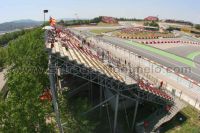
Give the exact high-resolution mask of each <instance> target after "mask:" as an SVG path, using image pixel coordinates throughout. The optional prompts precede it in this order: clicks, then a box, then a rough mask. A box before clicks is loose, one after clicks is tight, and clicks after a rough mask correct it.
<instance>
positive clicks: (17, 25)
mask: <svg viewBox="0 0 200 133" xmlns="http://www.w3.org/2000/svg"><path fill="white" fill-rule="evenodd" d="M41 24H42V22H40V21H34V20H29V19H26V20H17V21H12V22H5V23H1V24H0V32H8V31H14V30H17V29H24V28H30V27H35V26H38V25H41Z"/></svg>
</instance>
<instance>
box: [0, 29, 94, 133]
mask: <svg viewBox="0 0 200 133" xmlns="http://www.w3.org/2000/svg"><path fill="white" fill-rule="evenodd" d="M43 33H44V31H43V30H41V29H39V28H38V29H34V30H31V31H30V32H28V33H25V34H24V35H23V36H21V37H19V38H17V39H15V40H13V41H10V42H9V44H8V46H7V47H4V48H1V49H0V61H3V63H2V64H3V65H6V66H7V68H9V69H8V72H7V75H6V79H7V89H8V95H7V97H6V99H0V132H3V133H4V132H6V133H7V132H8V133H34V132H35V133H36V132H37V133H38V132H41V133H43V132H44V133H50V132H57V130H56V128H55V125H56V123H54V122H53V123H47V118H49V117H51V118H53V119H54V116H53V115H51V114H52V112H53V108H52V105H51V102H49V101H41V100H40V99H39V97H40V95H42V92H43V90H44V89H45V88H46V87H47V86H49V80H48V75H47V73H46V70H47V67H48V59H47V57H48V56H47V54H46V52H45V49H44V34H43ZM1 59H2V60H1ZM65 94H66V93H65ZM73 102H74V103H73V104H70V102H69V101H68V98H67V97H66V96H65V95H64V96H61V95H60V96H59V105H60V106H59V107H60V111H61V112H62V113H61V119H62V122H66V125H65V126H64V127H63V128H64V131H65V132H70V133H80V132H81V133H92V131H93V130H94V128H95V126H96V124H94V123H92V122H90V121H89V120H88V119H87V118H86V116H84V115H82V112H85V111H87V110H88V109H89V108H90V107H91V106H90V104H89V102H88V101H87V100H86V99H85V100H83V99H77V100H73Z"/></svg>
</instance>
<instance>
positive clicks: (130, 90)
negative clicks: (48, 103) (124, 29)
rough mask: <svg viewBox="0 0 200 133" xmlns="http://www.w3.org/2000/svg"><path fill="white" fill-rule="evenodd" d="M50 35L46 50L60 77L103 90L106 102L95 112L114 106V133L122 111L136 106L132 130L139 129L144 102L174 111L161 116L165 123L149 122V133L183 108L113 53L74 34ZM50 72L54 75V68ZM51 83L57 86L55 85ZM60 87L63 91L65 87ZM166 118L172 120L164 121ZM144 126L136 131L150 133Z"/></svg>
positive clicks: (50, 33)
mask: <svg viewBox="0 0 200 133" xmlns="http://www.w3.org/2000/svg"><path fill="white" fill-rule="evenodd" d="M46 34H47V39H46V49H47V51H48V53H49V56H50V58H49V61H50V63H51V65H50V66H53V68H56V69H57V70H56V72H57V76H59V77H60V76H61V77H62V75H64V74H71V75H74V76H76V77H79V78H82V79H84V80H87V81H89V82H92V83H95V84H98V85H99V86H101V87H102V88H103V92H104V95H105V96H106V99H104V101H101V103H99V105H97V106H95V107H94V108H96V107H99V106H101V105H102V104H104V103H106V102H108V103H109V104H110V106H111V108H112V109H113V111H114V120H113V121H114V124H113V132H115V133H116V129H117V117H118V115H117V114H118V111H119V110H124V109H126V108H128V107H130V106H134V105H135V110H134V118H133V122H132V128H134V127H135V122H136V116H137V112H138V104H139V103H141V102H142V101H147V102H151V103H155V104H158V105H160V106H161V108H159V109H158V110H166V107H168V106H169V107H170V108H168V110H167V111H166V112H165V113H164V114H163V113H162V114H160V115H158V116H157V117H158V118H160V119H161V118H163V120H162V121H154V119H148V121H149V122H150V123H151V126H150V127H149V128H148V131H155V130H157V128H158V127H159V126H160V125H162V124H163V123H165V122H166V121H167V120H170V119H171V118H172V117H173V116H174V115H176V113H177V112H178V111H179V110H180V109H181V108H182V107H183V106H180V107H179V105H180V104H179V102H177V103H176V100H175V101H174V98H173V96H171V94H169V93H167V92H165V91H163V90H161V89H159V88H157V87H156V86H155V85H154V84H152V83H150V82H148V81H147V80H146V79H144V77H142V78H141V77H140V76H139V74H138V72H137V71H135V70H132V69H130V67H128V66H126V63H125V65H124V64H122V63H121V62H120V61H119V59H117V58H115V59H111V58H110V57H111V55H110V52H109V51H104V49H102V48H100V47H97V46H96V45H95V44H92V43H89V42H86V41H84V38H81V37H80V36H78V35H75V34H74V33H73V32H72V31H70V30H68V29H63V31H62V32H61V33H60V35H59V36H57V37H54V36H55V35H53V33H52V32H49V33H46ZM110 59H111V60H110ZM49 69H50V71H52V70H51V69H52V67H50V68H49ZM51 82H52V83H53V84H55V82H53V81H51ZM59 86H60V89H62V84H61V85H59ZM122 99H123V100H122ZM124 105H126V106H124ZM152 115H154V114H152ZM164 117H166V118H168V119H164ZM141 125H144V123H142V124H141V122H140V124H138V123H137V127H136V130H137V129H138V128H139V129H140V128H142V130H146V129H144V126H141ZM133 130H134V129H133ZM142 130H141V131H142ZM138 132H140V131H138Z"/></svg>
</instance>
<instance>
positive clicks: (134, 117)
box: [131, 100, 139, 132]
mask: <svg viewBox="0 0 200 133" xmlns="http://www.w3.org/2000/svg"><path fill="white" fill-rule="evenodd" d="M138 104H139V101H138V100H137V101H136V104H135V111H134V115H133V123H132V126H131V130H132V132H133V130H134V127H135V120H136V116H137V110H138Z"/></svg>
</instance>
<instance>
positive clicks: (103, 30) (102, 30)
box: [90, 29, 114, 34]
mask: <svg viewBox="0 0 200 133" xmlns="http://www.w3.org/2000/svg"><path fill="white" fill-rule="evenodd" d="M113 30H114V29H94V30H90V32H92V33H95V34H102V33H105V32H111V31H113Z"/></svg>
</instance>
